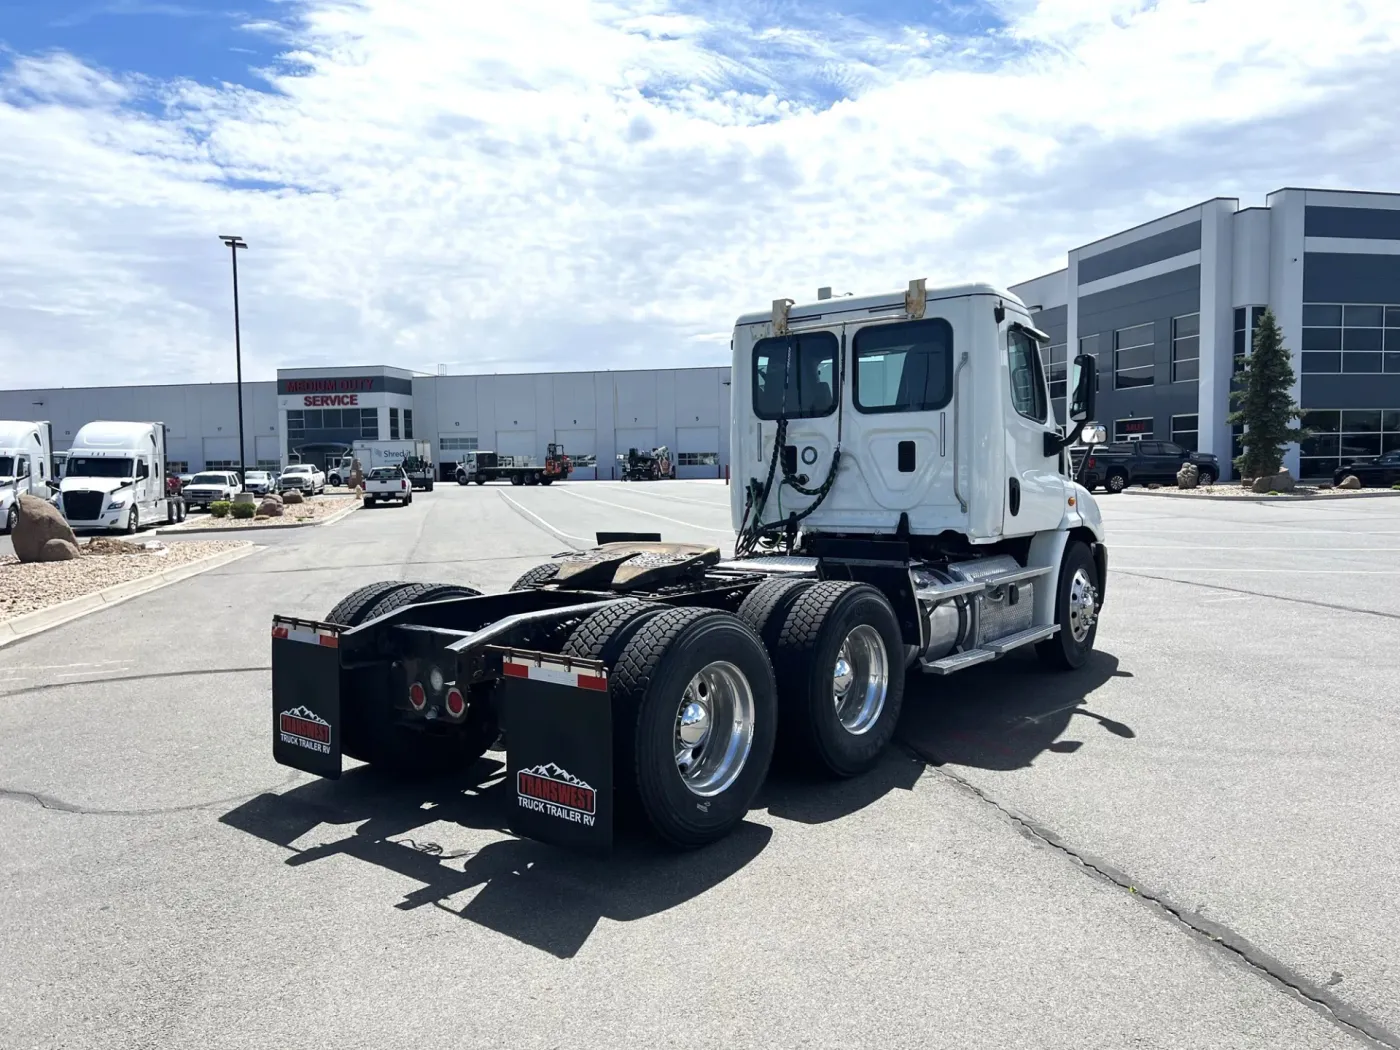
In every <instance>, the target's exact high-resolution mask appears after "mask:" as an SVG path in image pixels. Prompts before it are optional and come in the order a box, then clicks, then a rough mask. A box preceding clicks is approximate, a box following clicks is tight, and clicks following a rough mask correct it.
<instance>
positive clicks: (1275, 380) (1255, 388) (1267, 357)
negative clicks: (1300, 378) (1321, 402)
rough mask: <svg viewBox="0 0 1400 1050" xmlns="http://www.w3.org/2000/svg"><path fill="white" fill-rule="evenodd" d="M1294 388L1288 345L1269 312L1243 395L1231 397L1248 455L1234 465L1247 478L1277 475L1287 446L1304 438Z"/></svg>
mask: <svg viewBox="0 0 1400 1050" xmlns="http://www.w3.org/2000/svg"><path fill="white" fill-rule="evenodd" d="M1292 387H1293V362H1292V361H1291V359H1290V358H1289V355H1288V350H1287V348H1286V347H1284V345H1283V332H1282V331H1281V330H1280V329H1279V326H1278V320H1277V319H1276V318H1275V317H1274V312H1273V311H1272V310H1265V311H1264V313H1263V315H1262V316H1261V317H1260V318H1259V326H1258V327H1257V328H1256V329H1255V330H1254V350H1253V352H1252V353H1251V354H1249V355H1248V356H1247V357H1246V358H1245V359H1244V363H1243V366H1242V368H1241V370H1240V389H1238V390H1235V391H1233V392H1232V393H1231V394H1230V401H1231V403H1232V404H1234V406H1235V408H1236V411H1234V412H1232V413H1230V422H1231V423H1243V424H1244V435H1243V436H1242V437H1241V438H1240V444H1241V445H1242V446H1243V447H1244V453H1243V455H1241V456H1240V457H1239V458H1238V459H1236V460H1235V469H1236V470H1238V471H1239V472H1240V475H1241V476H1242V477H1246V478H1258V477H1264V476H1266V475H1269V474H1277V473H1278V472H1279V470H1280V469H1281V467H1282V464H1283V448H1284V446H1285V445H1287V444H1289V443H1290V442H1293V441H1302V440H1303V438H1304V437H1305V434H1304V431H1303V430H1302V428H1300V427H1296V426H1294V425H1293V421H1294V420H1295V419H1297V418H1298V417H1299V415H1300V414H1301V413H1300V411H1299V409H1298V403H1297V402H1296V401H1294V400H1293V397H1292V394H1291V393H1290V391H1291V390H1292Z"/></svg>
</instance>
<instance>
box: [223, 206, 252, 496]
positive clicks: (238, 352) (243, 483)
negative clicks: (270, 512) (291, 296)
mask: <svg viewBox="0 0 1400 1050" xmlns="http://www.w3.org/2000/svg"><path fill="white" fill-rule="evenodd" d="M219 240H221V241H223V242H224V243H225V244H226V245H228V252H229V256H230V257H231V258H232V259H233V360H234V362H235V367H236V368H237V369H238V484H239V488H240V489H246V488H247V484H248V483H247V477H248V464H247V461H246V460H245V458H244V452H243V341H242V337H241V336H240V334H239V331H238V249H240V248H246V247H248V244H247V242H246V241H244V240H243V238H242V237H230V236H228V235H226V234H222V233H221V234H219Z"/></svg>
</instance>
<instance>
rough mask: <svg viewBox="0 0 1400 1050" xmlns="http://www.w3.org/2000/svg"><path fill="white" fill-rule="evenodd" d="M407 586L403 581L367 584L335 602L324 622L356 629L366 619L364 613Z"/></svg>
mask: <svg viewBox="0 0 1400 1050" xmlns="http://www.w3.org/2000/svg"><path fill="white" fill-rule="evenodd" d="M407 586H409V584H408V583H407V582H406V581H404V580H380V581H379V582H378V583H367V584H365V585H364V586H363V587H361V588H359V589H358V590H353V591H351V592H350V593H349V594H347V595H346V596H345V597H344V598H342V599H340V601H338V602H336V603H335V607H334V608H332V609H331V611H330V612H328V613H326V622H327V623H336V624H340V625H341V626H342V627H358V626H359V625H360V624H362V623H364V622H365V620H366V618H367V617H366V616H365V613H367V612H369V610H370V609H372V608H374V606H375V605H376V604H377V603H378V602H380V601H382V600H383V599H384V598H385V597H386V596H388V595H390V594H392V593H393V592H394V591H397V590H402V589H403V588H405V587H407Z"/></svg>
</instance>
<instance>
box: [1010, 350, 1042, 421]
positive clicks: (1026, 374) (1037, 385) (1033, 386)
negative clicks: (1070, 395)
mask: <svg viewBox="0 0 1400 1050" xmlns="http://www.w3.org/2000/svg"><path fill="white" fill-rule="evenodd" d="M1006 355H1007V362H1008V364H1009V365H1010V368H1011V403H1012V405H1013V406H1015V408H1016V411H1017V412H1018V413H1020V414H1021V415H1023V416H1025V417H1026V418H1027V419H1033V420H1035V422H1037V423H1044V422H1045V419H1046V409H1045V375H1044V373H1043V372H1042V371H1041V367H1040V349H1039V347H1038V345H1037V344H1036V341H1035V340H1034V339H1032V338H1031V337H1030V336H1029V335H1027V334H1026V333H1025V332H1023V331H1021V330H1020V329H1019V328H1013V329H1011V331H1009V332H1007V333H1006Z"/></svg>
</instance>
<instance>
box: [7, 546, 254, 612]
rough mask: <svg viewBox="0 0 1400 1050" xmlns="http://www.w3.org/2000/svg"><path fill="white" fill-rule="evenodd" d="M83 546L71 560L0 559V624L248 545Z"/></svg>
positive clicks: (8, 555)
mask: <svg viewBox="0 0 1400 1050" xmlns="http://www.w3.org/2000/svg"><path fill="white" fill-rule="evenodd" d="M81 546H83V547H84V551H85V553H84V554H83V556H82V557H81V558H77V559H75V560H74V561H50V562H29V563H28V564H21V563H20V562H19V561H18V560H17V559H16V558H15V556H14V555H12V554H7V555H4V556H3V557H0V622H3V621H5V620H8V619H11V618H12V617H15V616H22V615H24V614H25V613H31V612H35V611H37V610H39V609H47V608H48V607H49V606H51V605H57V604H58V603H59V602H66V601H68V600H70V599H72V598H81V597H82V596H83V595H85V594H91V593H92V592H93V591H100V590H102V589H103V588H104V587H111V586H112V585H113V584H118V583H129V582H130V581H132V580H139V579H141V578H142V577H143V576H150V575H153V574H154V573H158V572H163V571H165V570H166V569H173V568H175V567H176V566H177V565H186V564H188V563H189V562H192V561H198V560H199V559H201V558H207V557H209V556H210V555H213V554H219V553H221V552H223V551H226V550H231V549H233V548H235V547H247V546H250V544H249V543H248V541H247V540H195V541H191V542H188V543H172V544H169V545H167V546H166V547H164V549H162V550H158V551H142V552H141V553H139V554H89V553H86V545H85V544H82V545H81Z"/></svg>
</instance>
